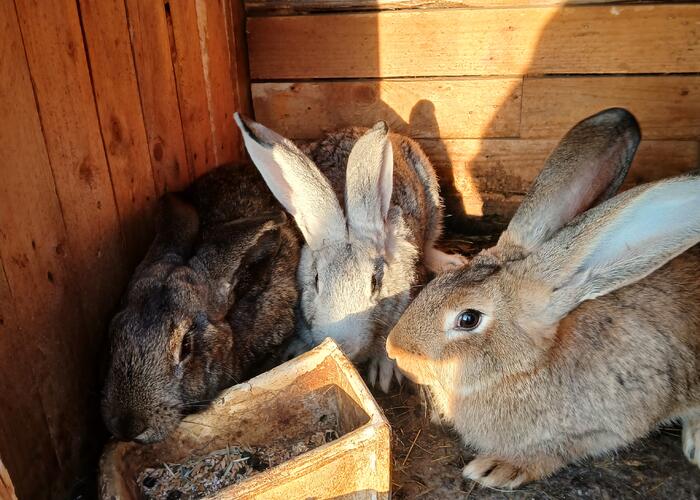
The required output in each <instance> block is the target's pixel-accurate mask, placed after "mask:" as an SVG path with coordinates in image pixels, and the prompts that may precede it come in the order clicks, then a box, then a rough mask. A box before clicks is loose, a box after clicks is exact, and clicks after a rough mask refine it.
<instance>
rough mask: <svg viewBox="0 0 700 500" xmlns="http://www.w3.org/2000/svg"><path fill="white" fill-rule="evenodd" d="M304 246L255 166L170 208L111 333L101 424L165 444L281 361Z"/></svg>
mask: <svg viewBox="0 0 700 500" xmlns="http://www.w3.org/2000/svg"><path fill="white" fill-rule="evenodd" d="M185 199H186V200H187V201H184V200H185ZM299 246H300V239H299V237H298V235H297V233H296V230H295V229H294V226H293V223H292V221H291V219H289V220H288V219H287V217H286V216H285V214H284V212H282V211H281V207H280V206H279V205H278V204H277V202H276V200H275V199H274V198H273V197H272V195H271V193H269V191H268V190H267V187H266V186H265V183H264V182H263V180H262V179H261V178H260V176H259V174H258V172H256V170H255V168H254V167H252V166H227V167H220V168H218V169H216V170H214V171H212V172H210V173H209V174H207V175H205V176H203V177H202V178H201V179H199V180H198V181H197V182H196V183H195V184H194V185H193V186H192V187H191V188H190V189H189V191H188V192H187V193H185V194H184V195H182V196H177V197H176V196H174V195H168V196H166V197H165V198H164V199H163V200H162V202H161V210H160V217H159V222H158V227H157V234H156V237H155V240H154V242H153V244H152V245H151V248H150V249H149V251H148V254H147V255H146V257H145V258H144V261H143V262H142V263H141V264H140V265H139V267H138V268H137V270H136V272H135V273H134V276H133V278H132V280H131V283H130V284H129V287H128V290H127V293H126V295H125V298H124V304H123V307H122V309H121V311H119V312H118V313H117V314H116V315H115V317H114V319H113V320H112V322H111V325H110V348H109V366H108V370H107V376H106V380H105V386H104V390H103V399H102V414H103V418H104V421H105V424H106V425H107V428H108V429H109V430H110V431H111V432H112V434H114V435H115V436H116V437H118V438H121V439H137V440H138V441H140V442H154V441H158V440H160V439H163V438H164V437H165V436H167V434H168V433H169V432H170V431H172V430H173V429H174V428H175V427H176V426H177V424H178V423H179V421H180V420H181V418H182V417H183V416H184V415H185V414H187V413H190V412H192V411H197V410H200V409H201V408H203V407H205V406H206V405H208V404H209V402H210V401H211V400H212V398H214V397H215V396H216V394H217V393H218V392H219V391H220V390H221V389H223V388H225V387H228V386H230V385H232V384H234V383H238V382H241V381H243V380H245V379H247V378H248V377H250V376H251V375H253V374H255V373H256V371H258V370H261V369H262V368H263V366H264V362H265V361H266V360H267V359H268V358H269V357H271V356H272V357H275V356H278V357H279V354H280V348H281V345H282V344H283V343H284V342H285V341H286V340H287V339H288V338H289V337H291V335H292V334H293V331H294V309H295V305H296V303H297V298H298V293H297V290H296V283H295V274H296V266H297V263H298V259H299ZM188 351H189V353H190V354H189V355H187V356H185V354H187V352H188Z"/></svg>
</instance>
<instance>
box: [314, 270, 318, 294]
mask: <svg viewBox="0 0 700 500" xmlns="http://www.w3.org/2000/svg"><path fill="white" fill-rule="evenodd" d="M314 285H315V286H316V291H317V292H318V271H316V277H315V278H314Z"/></svg>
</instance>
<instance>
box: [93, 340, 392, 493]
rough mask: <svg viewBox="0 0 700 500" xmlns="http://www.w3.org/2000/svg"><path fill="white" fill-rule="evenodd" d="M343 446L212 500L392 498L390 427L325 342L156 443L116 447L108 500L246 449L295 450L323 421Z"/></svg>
mask: <svg viewBox="0 0 700 500" xmlns="http://www.w3.org/2000/svg"><path fill="white" fill-rule="evenodd" d="M325 418H333V419H335V421H336V422H337V436H338V437H337V439H335V440H333V441H330V442H328V443H326V444H323V445H321V446H320V447H318V448H315V449H312V450H310V451H308V452H306V453H302V454H301V455H298V456H296V457H294V458H292V459H290V460H289V461H287V462H284V463H282V464H280V465H277V466H272V467H270V468H267V469H266V470H264V471H262V472H260V473H258V474H257V475H254V476H252V477H251V478H249V479H246V480H244V481H242V482H240V483H237V484H234V485H231V486H229V487H227V488H224V489H222V490H220V491H219V492H217V493H216V494H215V495H214V496H212V497H210V498H219V499H224V498H259V499H284V500H288V499H290V498H318V499H321V498H339V497H340V498H346V499H365V498H367V499H369V498H373V499H376V498H389V494H390V493H389V492H390V487H391V452H390V429H389V424H388V423H387V421H386V419H385V418H384V415H383V414H382V412H381V410H380V409H379V407H378V406H377V403H376V402H375V400H374V398H373V397H372V395H371V394H370V392H369V390H368V389H367V387H366V386H365V384H364V382H363V381H362V379H361V378H360V376H359V374H358V373H357V370H356V369H355V368H354V366H353V365H352V363H350V362H349V361H348V359H347V358H346V357H345V356H344V355H343V353H342V352H341V351H340V349H339V348H338V347H337V345H336V344H335V343H334V342H333V341H331V340H326V341H325V342H324V343H322V344H321V345H320V346H318V347H317V348H316V349H313V350H312V351H310V352H308V353H306V354H304V355H303V356H300V357H298V358H296V359H293V360H292V361H289V362H287V363H285V364H283V365H281V366H279V367H278V368H275V369H273V370H271V371H269V372H267V373H264V374H262V375H260V376H258V377H255V378H254V379H252V380H250V381H249V382H246V383H243V384H239V385H237V386H235V387H232V388H231V389H229V390H227V391H226V392H224V393H223V394H222V395H221V396H220V397H219V398H218V399H217V400H216V401H215V402H214V403H213V404H212V406H211V407H210V408H209V409H208V410H206V411H205V412H203V413H200V414H197V415H193V416H190V417H188V418H187V419H186V421H185V422H183V423H182V424H181V425H180V427H179V428H178V429H177V430H176V431H175V432H174V433H173V434H172V435H171V436H170V437H169V438H168V439H167V440H166V441H163V442H161V443H157V444H154V445H138V444H135V443H112V444H110V445H108V447H107V449H106V450H105V453H104V455H103V457H102V460H101V465H100V469H101V471H100V495H101V497H102V498H103V499H124V500H131V499H137V498H141V494H140V488H141V485H139V484H138V483H137V478H138V476H139V473H140V472H141V471H143V470H144V469H145V468H147V467H153V466H162V464H164V463H166V464H168V463H180V462H182V461H183V460H186V459H187V458H188V457H190V456H203V455H207V454H209V453H211V452H212V451H215V450H222V449H226V448H227V447H231V446H236V445H241V444H244V445H245V446H246V447H255V448H264V447H269V446H280V445H282V446H291V445H292V443H295V442H297V441H298V440H299V439H300V438H303V437H304V436H306V435H308V434H309V433H310V432H313V430H314V425H315V424H316V423H317V422H318V421H319V419H325Z"/></svg>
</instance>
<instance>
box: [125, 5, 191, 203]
mask: <svg viewBox="0 0 700 500" xmlns="http://www.w3.org/2000/svg"><path fill="white" fill-rule="evenodd" d="M126 6H127V13H128V22H129V27H130V32H131V46H132V48H133V52H134V63H135V66H136V74H137V77H138V86H139V91H140V96H141V106H142V109H143V118H144V122H145V125H146V133H147V135H148V145H149V151H150V154H151V165H152V166H153V176H154V179H155V183H156V188H157V192H158V194H163V193H164V192H166V191H179V190H181V189H183V188H184V187H185V186H187V184H189V183H190V181H191V180H192V174H191V172H190V169H189V167H188V164H187V153H186V151H185V140H184V137H183V131H182V123H181V121H180V107H179V104H178V100H177V87H176V84H175V74H174V70H173V61H172V57H171V52H170V33H169V30H168V23H167V21H166V15H165V6H164V4H163V3H161V2H141V1H139V0H126Z"/></svg>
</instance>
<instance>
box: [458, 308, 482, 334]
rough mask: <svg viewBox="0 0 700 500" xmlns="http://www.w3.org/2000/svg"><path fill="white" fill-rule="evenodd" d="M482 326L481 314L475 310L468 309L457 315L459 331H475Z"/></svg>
mask: <svg viewBox="0 0 700 500" xmlns="http://www.w3.org/2000/svg"><path fill="white" fill-rule="evenodd" d="M480 324H481V313H480V312H479V311H477V310H475V309H467V310H466V311H462V312H461V313H459V314H458V315H457V321H456V322H455V328H456V329H458V330H467V331H470V330H474V329H475V328H476V327H477V326H479V325H480Z"/></svg>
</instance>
